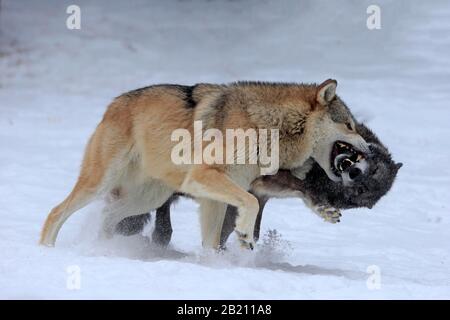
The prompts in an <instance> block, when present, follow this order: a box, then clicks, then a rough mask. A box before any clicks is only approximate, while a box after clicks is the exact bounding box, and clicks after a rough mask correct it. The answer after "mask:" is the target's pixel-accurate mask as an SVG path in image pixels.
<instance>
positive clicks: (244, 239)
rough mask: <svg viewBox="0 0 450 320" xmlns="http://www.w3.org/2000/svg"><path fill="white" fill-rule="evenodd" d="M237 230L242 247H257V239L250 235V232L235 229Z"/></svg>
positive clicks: (251, 248)
mask: <svg viewBox="0 0 450 320" xmlns="http://www.w3.org/2000/svg"><path fill="white" fill-rule="evenodd" d="M235 232H236V234H237V236H238V239H239V242H240V243H241V247H242V248H244V249H250V250H253V249H254V248H255V241H254V239H252V238H251V237H249V235H248V234H246V233H242V232H239V231H238V230H235Z"/></svg>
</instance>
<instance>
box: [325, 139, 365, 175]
mask: <svg viewBox="0 0 450 320" xmlns="http://www.w3.org/2000/svg"><path fill="white" fill-rule="evenodd" d="M362 159H364V154H363V153H361V152H359V151H357V150H355V149H354V148H353V146H352V145H351V144H348V143H346V142H343V141H336V142H335V143H334V145H333V149H332V150H331V157H330V162H331V163H330V167H331V170H332V171H333V173H334V174H336V175H338V176H340V175H341V174H342V173H343V172H345V171H346V170H347V169H349V168H350V167H351V166H352V165H353V164H355V163H356V162H359V161H361V160H362Z"/></svg>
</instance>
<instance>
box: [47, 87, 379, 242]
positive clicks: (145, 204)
mask: <svg viewBox="0 0 450 320" xmlns="http://www.w3.org/2000/svg"><path fill="white" fill-rule="evenodd" d="M336 86H337V82H336V81H335V80H331V79H329V80H327V81H325V82H323V83H322V84H320V85H317V84H309V85H307V84H285V83H260V82H237V83H232V84H229V85H211V84H198V85H195V86H193V87H187V86H179V85H155V86H150V87H147V88H142V89H138V90H134V91H131V92H128V93H126V94H123V95H121V96H119V97H117V98H116V99H115V100H114V101H113V102H112V103H111V104H110V105H109V107H108V108H107V110H106V112H105V114H104V117H103V119H102V121H101V122H100V124H99V125H98V126H97V128H96V130H95V132H94V134H93V135H92V137H91V138H90V140H89V143H88V145H87V147H86V150H85V154H84V159H83V162H82V166H81V171H80V175H79V178H78V181H77V182H76V184H75V186H74V188H73V190H72V191H71V193H70V194H69V195H68V196H67V198H66V199H65V200H64V201H63V202H61V203H60V204H59V205H57V206H56V207H55V208H53V209H52V211H51V212H50V214H49V215H48V217H47V219H46V221H45V223H44V226H43V228H42V232H41V238H40V243H41V244H43V245H47V246H53V245H54V244H55V241H56V237H57V234H58V232H59V230H60V228H61V226H62V225H63V223H64V222H65V221H66V220H67V219H68V218H69V216H70V215H71V214H72V213H74V212H75V211H77V210H78V209H80V208H82V207H84V206H85V205H87V204H88V203H89V202H91V201H92V200H93V199H95V198H96V197H98V196H100V195H105V194H106V195H107V196H108V202H109V205H108V206H107V208H106V209H105V214H106V216H107V217H108V219H105V225H104V227H103V230H104V235H105V236H111V235H112V234H114V229H115V227H116V225H117V223H119V222H120V221H121V220H122V219H123V218H126V217H127V216H129V215H132V214H133V212H146V211H147V210H148V209H155V208H158V207H160V206H161V205H163V204H164V203H165V202H166V201H167V199H169V198H170V197H171V196H172V194H173V193H174V192H175V191H177V192H182V193H185V194H188V195H190V196H192V197H193V198H195V199H196V200H197V201H198V202H199V203H200V221H201V231H202V239H203V241H202V243H203V245H204V246H205V247H213V248H217V247H218V246H219V244H220V233H221V230H222V224H223V220H224V218H225V213H226V208H227V204H228V205H232V206H234V207H236V208H237V211H238V216H237V218H236V227H235V228H234V229H235V231H236V233H237V234H238V237H239V239H240V241H241V243H242V245H243V246H244V247H246V248H250V249H251V248H253V245H254V239H253V233H254V226H255V221H256V218H257V216H258V211H259V203H258V199H257V198H256V197H255V196H254V195H252V194H251V193H249V192H248V191H247V190H249V189H250V187H251V183H252V182H253V181H254V180H255V179H256V178H258V177H260V176H261V170H262V169H263V167H262V166H261V165H260V164H259V163H258V164H249V162H248V161H247V162H245V164H242V165H236V164H233V165H229V164H205V163H200V164H195V163H188V164H181V165H180V164H175V163H174V161H172V157H171V156H172V150H173V148H174V147H175V146H176V145H177V143H176V142H175V141H173V140H172V139H171V134H172V133H173V132H174V131H175V130H179V129H180V128H182V129H185V130H187V131H188V132H191V133H192V132H193V131H194V123H195V122H196V121H201V122H202V124H203V126H204V128H205V129H217V130H219V131H220V132H222V133H223V134H224V135H225V131H226V130H228V129H239V130H247V129H253V130H269V129H270V130H278V132H279V140H278V144H277V147H279V157H278V160H279V167H280V168H281V169H286V170H299V169H300V172H302V169H301V168H302V167H304V166H306V164H307V162H308V161H307V160H308V159H310V158H311V159H313V160H314V161H316V162H317V163H318V164H319V165H320V167H321V168H322V169H323V170H324V171H325V173H326V174H327V176H328V178H330V179H331V180H333V181H341V180H343V179H344V177H343V176H341V175H340V173H339V170H338V168H337V167H336V165H337V163H336V158H337V157H338V156H339V151H337V150H339V146H338V143H339V144H345V145H346V146H350V147H351V148H352V149H353V150H355V152H357V153H358V155H361V156H365V155H366V154H369V153H370V149H369V145H368V144H367V143H366V142H365V141H364V139H363V138H362V137H361V136H360V135H359V134H358V133H357V132H356V130H355V123H354V122H355V121H354V118H353V116H352V114H351V113H350V111H349V109H348V108H347V106H346V105H345V104H344V102H343V101H342V100H341V99H340V98H339V97H338V96H337V95H336ZM192 148H193V149H194V146H193V147H192ZM194 151H195V150H193V152H194ZM238 151H239V150H235V152H238ZM249 157H250V155H249V154H246V158H249ZM303 171H304V170H303Z"/></svg>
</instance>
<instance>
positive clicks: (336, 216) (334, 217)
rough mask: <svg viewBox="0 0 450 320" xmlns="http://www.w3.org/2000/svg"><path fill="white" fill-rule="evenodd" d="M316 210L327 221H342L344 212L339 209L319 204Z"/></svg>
mask: <svg viewBox="0 0 450 320" xmlns="http://www.w3.org/2000/svg"><path fill="white" fill-rule="evenodd" d="M316 210H317V213H318V214H319V216H321V217H322V218H323V219H324V220H325V221H327V222H330V223H337V222H341V220H340V219H341V217H342V214H341V212H340V211H339V209H335V208H333V207H327V206H318V207H317V208H316Z"/></svg>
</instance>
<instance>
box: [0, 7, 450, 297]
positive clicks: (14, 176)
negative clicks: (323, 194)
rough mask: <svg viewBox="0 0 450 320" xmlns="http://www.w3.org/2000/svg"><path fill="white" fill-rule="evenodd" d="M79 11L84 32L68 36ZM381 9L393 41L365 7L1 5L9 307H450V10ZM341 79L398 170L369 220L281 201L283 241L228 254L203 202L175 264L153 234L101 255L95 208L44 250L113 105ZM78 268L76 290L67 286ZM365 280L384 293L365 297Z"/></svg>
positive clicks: (186, 228) (5, 292)
mask: <svg viewBox="0 0 450 320" xmlns="http://www.w3.org/2000/svg"><path fill="white" fill-rule="evenodd" d="M72 3H76V4H78V5H80V7H81V10H82V25H81V26H82V29H81V30H68V29H66V28H65V20H66V17H67V14H66V13H65V10H66V7H67V5H69V4H72ZM127 3H130V4H128V6H126V4H127ZM281 3H282V4H283V5H281ZM333 3H334V2H333ZM378 3H379V5H380V7H381V14H382V15H381V18H382V29H381V30H375V31H369V30H368V29H367V28H366V22H365V21H366V17H367V14H366V8H367V6H368V5H369V4H372V2H364V1H357V2H355V1H349V2H344V1H340V2H336V4H335V5H334V6H330V3H329V1H298V0H295V1H273V2H269V1H256V0H254V1H206V0H198V1H193V0H192V1H171V2H169V1H153V2H152V3H151V5H149V1H120V2H119V1H117V3H116V2H113V1H95V4H94V2H84V1H57V0H54V1H14V0H6V1H2V3H1V6H2V7H1V11H0V32H1V34H0V150H1V151H0V167H1V169H0V194H1V195H2V196H1V197H0V217H1V219H0V298H58V299H59V298H68V299H78V298H89V299H90V298H139V299H140V298H152V299H166V298H213V299H225V298H228V299H243V298H253V299H298V298H306V299H310V298H311V299H315V298H325V299H336V298H337V299H341V298H356V299H371V298H376V299H378V298H425V299H428V298H447V299H449V298H450V232H449V230H450V205H449V202H448V197H449V195H450V169H449V166H448V161H449V160H450V139H449V137H450V127H449V120H450V107H449V106H448V101H449V100H450V59H449V58H448V52H450V6H449V4H448V1H443V2H438V1H436V2H435V1H433V5H430V4H427V3H426V2H424V1H386V2H383V1H378ZM280 5H281V6H280ZM331 77H332V78H336V79H338V81H339V87H338V93H339V94H340V95H341V96H342V97H343V98H344V100H345V101H346V102H347V103H348V105H349V106H350V107H351V108H352V110H353V111H354V113H355V114H356V115H357V116H358V118H359V119H362V120H364V121H366V122H367V123H368V125H369V126H370V127H371V128H372V129H373V130H374V131H375V132H376V133H377V134H378V135H379V136H380V138H381V140H382V141H383V142H384V143H385V144H386V145H387V146H388V147H389V148H390V150H391V151H392V153H393V155H394V158H395V159H396V160H397V161H401V162H403V163H404V167H403V168H402V169H401V170H400V173H399V176H398V179H397V181H396V183H395V185H394V187H393V189H392V190H391V192H390V193H389V194H388V195H387V196H386V197H385V198H383V199H382V200H381V201H380V202H379V204H378V205H377V206H376V207H375V208H374V209H372V210H368V209H367V210H365V209H364V210H363V209H361V210H349V211H347V212H345V213H344V217H343V219H342V222H341V223H340V224H339V225H330V224H326V223H324V222H322V221H321V220H320V219H318V218H317V217H316V216H314V215H312V214H311V213H310V212H308V209H306V208H305V207H304V206H303V204H302V203H301V202H300V201H299V200H295V199H292V200H272V201H271V202H270V204H269V205H268V207H267V209H266V211H265V217H264V220H263V229H264V230H268V229H276V230H278V232H279V233H280V234H282V239H283V241H282V242H281V243H280V244H279V245H278V246H276V247H275V248H273V250H272V251H270V252H268V251H267V250H265V249H264V248H263V246H262V245H260V247H259V248H258V249H257V250H256V252H251V253H249V252H241V251H240V250H239V249H238V248H237V247H234V246H232V248H231V250H230V251H229V252H227V253H226V254H224V255H221V256H219V255H215V254H211V253H208V252H205V251H203V250H202V248H201V245H200V237H199V233H200V232H199V223H198V217H197V213H196V208H197V205H196V204H195V203H194V202H192V201H187V200H185V201H182V202H180V203H179V204H178V205H177V206H176V208H175V210H174V212H173V225H174V237H173V241H172V245H171V249H170V250H169V252H166V253H161V252H158V251H157V250H156V249H155V248H152V246H151V244H149V243H148V241H147V239H146V238H145V237H143V236H139V237H138V236H136V237H131V238H125V237H116V238H114V239H112V240H111V241H108V242H99V241H98V240H97V238H96V235H97V230H98V223H99V214H98V213H99V211H100V210H101V206H102V204H101V203H96V204H93V205H90V206H89V207H87V208H85V209H83V210H81V211H80V212H78V213H77V214H75V215H74V216H72V217H71V218H70V219H69V220H68V221H67V223H66V224H65V225H64V227H63V229H62V230H61V233H60V237H59V238H58V242H57V246H56V247H55V248H53V249H50V248H42V247H39V246H38V245H37V240H38V235H39V231H40V228H41V225H42V223H43V221H44V219H45V217H46V215H47V214H48V212H49V210H50V209H51V208H52V207H53V206H54V205H55V204H57V203H58V202H59V201H61V200H62V199H63V198H64V197H65V195H66V194H67V193H68V192H69V190H70V189H71V187H72V185H73V183H74V182H75V179H76V177H77V174H78V168H79V164H80V160H81V156H82V151H83V148H84V145H85V143H86V141H87V139H88V137H89V135H90V134H91V132H92V131H93V129H94V127H95V126H96V124H97V123H98V121H99V120H100V117H101V115H102V113H103V111H104V109H105V107H106V105H107V104H108V102H109V101H110V100H111V99H112V98H113V97H115V96H117V95H118V94H119V93H121V92H124V91H126V90H130V89H134V88H137V87H141V86H145V85H148V84H152V83H167V82H171V83H183V84H193V83H196V82H228V81H234V80H238V79H241V80H243V79H246V80H275V81H298V82H301V81H305V82H320V81H323V80H325V79H327V78H331ZM146 231H147V234H148V233H149V232H150V231H151V230H146ZM74 265H75V266H78V267H79V268H80V271H81V288H80V290H69V289H68V288H67V286H66V283H67V279H68V273H67V268H68V267H69V266H74ZM369 266H376V267H375V268H377V267H378V268H379V270H380V272H381V278H380V280H381V288H379V289H375V290H371V289H370V288H369V287H368V286H367V285H366V281H367V279H368V277H369V274H368V273H366V271H367V268H368V267H369Z"/></svg>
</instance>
